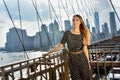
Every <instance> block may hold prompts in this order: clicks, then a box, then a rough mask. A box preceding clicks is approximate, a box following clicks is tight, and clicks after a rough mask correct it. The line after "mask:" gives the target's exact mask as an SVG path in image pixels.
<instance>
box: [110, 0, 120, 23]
mask: <svg viewBox="0 0 120 80" xmlns="http://www.w3.org/2000/svg"><path fill="white" fill-rule="evenodd" d="M109 1H110V3H111V6H112V8H113V10H114V12H115V14H116V16H117V18H118V20H119V22H120V18H119V16H118V14H117V11H116V9H115V7H114V5H113V3H112V1H111V0H109Z"/></svg>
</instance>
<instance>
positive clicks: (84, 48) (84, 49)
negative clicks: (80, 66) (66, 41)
mask: <svg viewBox="0 0 120 80" xmlns="http://www.w3.org/2000/svg"><path fill="white" fill-rule="evenodd" d="M83 51H84V53H85V55H86V57H87V60H88V64H89V69H90V70H91V66H90V63H89V61H90V60H89V54H88V48H87V46H84V47H83Z"/></svg>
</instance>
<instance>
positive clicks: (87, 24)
mask: <svg viewBox="0 0 120 80" xmlns="http://www.w3.org/2000/svg"><path fill="white" fill-rule="evenodd" d="M86 26H87V27H88V29H89V31H90V24H89V21H88V19H86Z"/></svg>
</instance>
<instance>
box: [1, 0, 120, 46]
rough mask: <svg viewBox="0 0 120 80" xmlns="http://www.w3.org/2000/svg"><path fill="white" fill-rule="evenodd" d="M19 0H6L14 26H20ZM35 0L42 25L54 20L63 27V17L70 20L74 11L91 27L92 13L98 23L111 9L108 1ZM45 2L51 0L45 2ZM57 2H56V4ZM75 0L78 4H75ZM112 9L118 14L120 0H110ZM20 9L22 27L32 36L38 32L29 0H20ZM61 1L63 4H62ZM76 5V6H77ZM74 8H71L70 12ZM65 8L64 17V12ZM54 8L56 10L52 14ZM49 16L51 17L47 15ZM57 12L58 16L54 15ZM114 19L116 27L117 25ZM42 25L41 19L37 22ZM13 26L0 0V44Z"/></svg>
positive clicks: (107, 16) (35, 17) (118, 25)
mask: <svg viewBox="0 0 120 80" xmlns="http://www.w3.org/2000/svg"><path fill="white" fill-rule="evenodd" d="M17 1H18V0H5V2H6V4H7V7H8V9H9V12H10V14H11V17H12V19H13V21H14V23H15V27H17V28H20V20H19V13H18V4H17ZM33 1H34V0H33ZM35 1H36V3H37V9H38V12H39V15H40V16H41V19H42V22H43V24H46V25H47V26H48V25H49V24H50V23H51V22H53V21H54V19H57V18H58V20H59V22H60V24H61V26H62V27H64V20H68V19H69V20H71V19H72V16H73V15H74V14H80V15H82V17H83V19H84V20H85V19H88V20H89V22H90V25H91V27H92V26H94V17H93V13H94V12H95V11H98V12H99V16H100V23H101V24H103V23H104V22H105V21H106V22H108V23H109V21H108V20H109V12H110V11H113V10H112V7H111V6H110V3H109V0H35ZM48 1H50V2H49V3H48ZM58 2H59V3H60V4H59V3H58ZM76 2H78V3H79V4H78V5H77V3H76ZM112 2H113V4H114V6H115V9H116V11H117V13H118V14H119V17H120V0H112ZM19 3H20V12H21V18H22V27H23V29H25V30H26V31H27V34H28V35H29V36H34V35H35V34H36V32H38V31H39V29H38V24H37V16H36V15H37V14H36V11H35V8H34V7H33V4H32V0H19ZM62 4H63V6H64V7H63V6H62ZM71 5H72V6H71ZM78 6H79V8H78ZM73 7H74V11H75V13H74V12H73ZM65 10H66V11H67V15H68V16H69V17H68V16H67V15H66V12H65ZM54 11H55V13H54ZM50 15H51V17H50ZM55 15H57V17H56V16H55ZM116 21H117V28H118V29H119V27H120V24H119V23H118V20H116ZM40 25H41V22H40ZM12 27H13V25H12V23H11V20H10V18H9V15H8V13H7V11H6V8H5V6H4V4H3V0H0V47H4V46H5V42H6V33H7V32H8V31H9V29H10V28H12Z"/></svg>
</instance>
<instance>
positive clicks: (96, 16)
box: [94, 12, 100, 34]
mask: <svg viewBox="0 0 120 80" xmlns="http://www.w3.org/2000/svg"><path fill="white" fill-rule="evenodd" d="M94 22H95V29H96V32H97V33H98V34H99V33H100V23H99V14H98V12H95V13H94Z"/></svg>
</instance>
